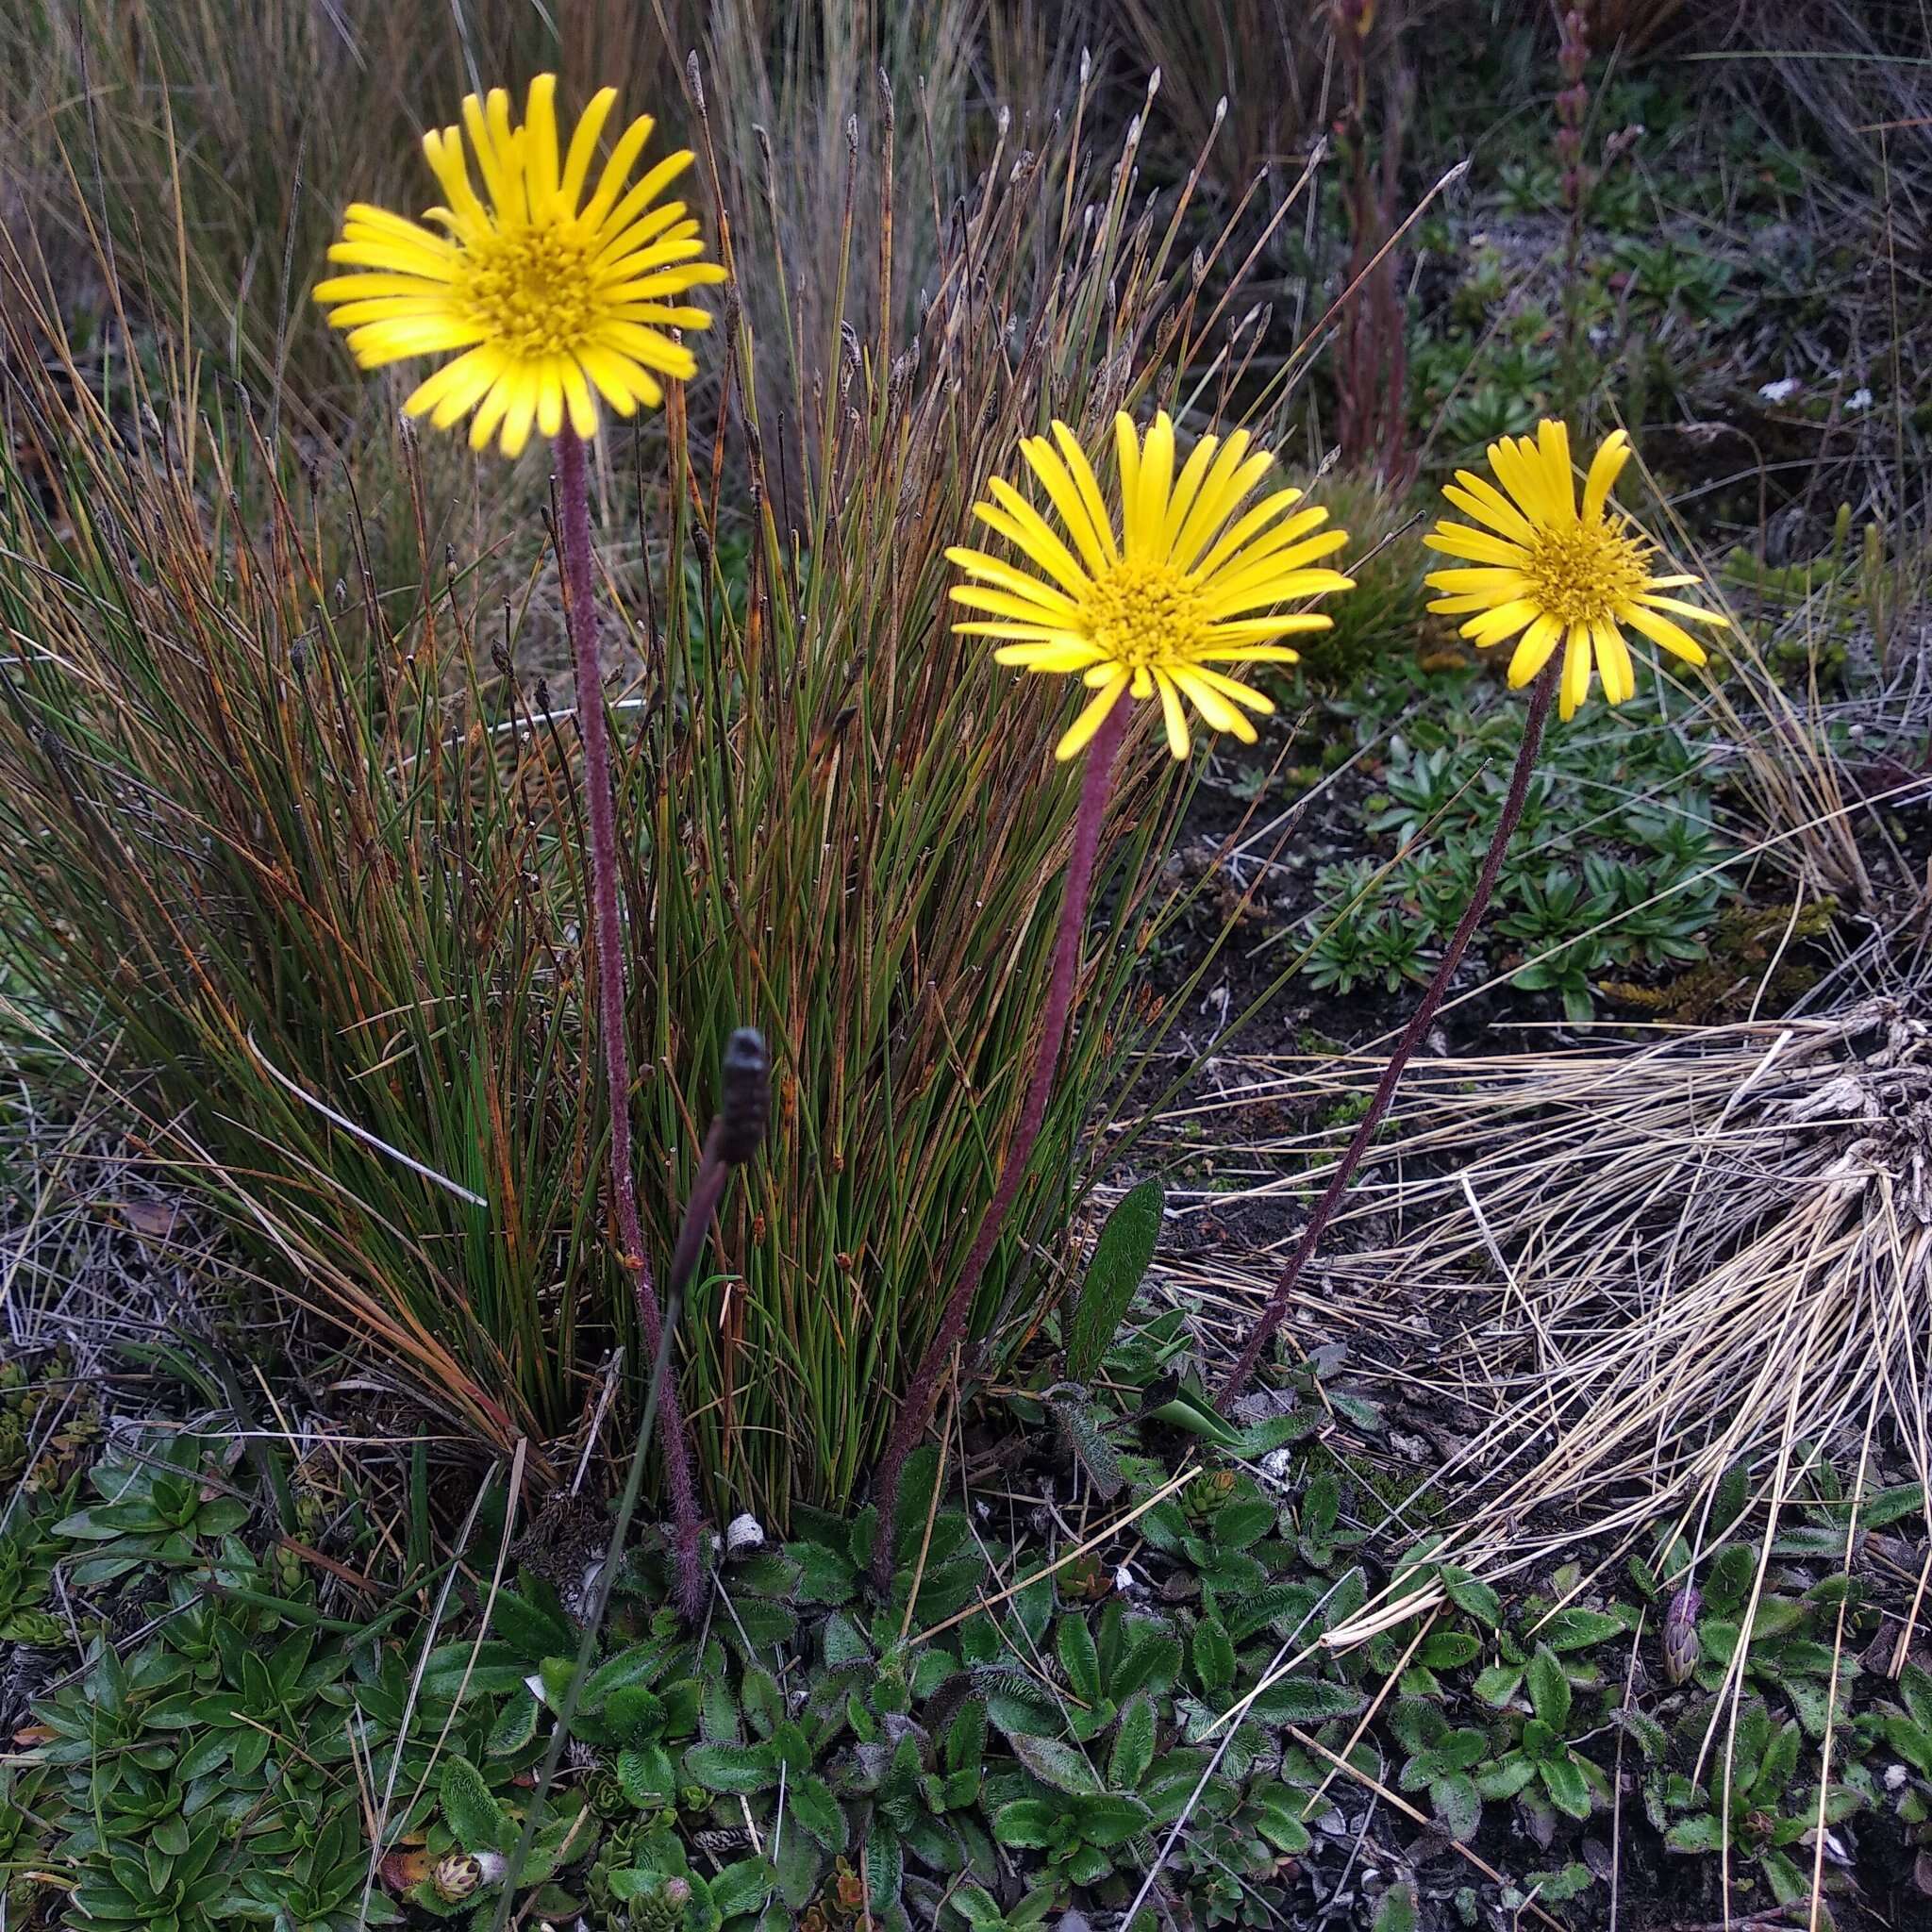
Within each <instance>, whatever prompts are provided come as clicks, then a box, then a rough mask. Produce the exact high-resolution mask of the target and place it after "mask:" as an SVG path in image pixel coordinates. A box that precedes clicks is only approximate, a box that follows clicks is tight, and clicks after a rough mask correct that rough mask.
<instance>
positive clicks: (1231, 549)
mask: <svg viewBox="0 0 1932 1932" xmlns="http://www.w3.org/2000/svg"><path fill="white" fill-rule="evenodd" d="M1271 461H1272V458H1271ZM1301 500H1302V492H1301V491H1299V490H1275V491H1270V492H1269V494H1268V495H1266V496H1264V497H1263V498H1262V499H1261V500H1260V502H1259V503H1257V504H1256V505H1255V507H1254V508H1252V509H1250V510H1247V511H1245V512H1244V513H1243V514H1242V515H1241V516H1239V517H1237V518H1236V519H1235V521H1234V522H1233V523H1231V524H1230V525H1228V526H1227V528H1226V529H1224V531H1222V533H1221V535H1220V536H1219V537H1217V538H1216V539H1215V540H1214V544H1213V547H1212V548H1211V549H1210V550H1209V551H1208V554H1207V556H1205V557H1204V558H1201V560H1200V561H1199V562H1198V563H1196V564H1193V565H1191V567H1190V568H1189V571H1188V575H1189V576H1190V578H1191V579H1192V581H1193V582H1195V583H1197V584H1205V583H1208V582H1210V581H1211V580H1212V579H1213V577H1214V575H1215V573H1216V572H1218V571H1219V570H1220V569H1221V567H1222V566H1223V565H1224V564H1225V563H1228V562H1230V561H1231V560H1232V559H1233V558H1235V557H1236V556H1237V555H1238V554H1239V553H1240V552H1241V551H1242V550H1244V549H1245V548H1246V547H1247V546H1248V545H1249V544H1250V543H1252V542H1253V541H1255V540H1256V538H1257V537H1258V536H1260V534H1261V533H1262V532H1263V531H1264V530H1265V529H1267V527H1268V526H1269V525H1270V524H1272V523H1274V520H1275V519H1276V518H1277V517H1279V516H1281V515H1282V514H1283V513H1284V512H1285V511H1287V510H1290V509H1292V508H1294V506H1295V505H1296V504H1298V503H1299V502H1300V501H1301Z"/></svg>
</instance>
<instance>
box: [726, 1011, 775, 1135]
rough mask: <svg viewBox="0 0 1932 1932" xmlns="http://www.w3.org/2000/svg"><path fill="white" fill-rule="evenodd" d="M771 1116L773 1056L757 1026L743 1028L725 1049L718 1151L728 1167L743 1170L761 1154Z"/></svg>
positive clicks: (734, 1035) (735, 1034)
mask: <svg viewBox="0 0 1932 1932" xmlns="http://www.w3.org/2000/svg"><path fill="white" fill-rule="evenodd" d="M771 1116H772V1057H771V1055H770V1054H768V1053H767V1052H766V1051H765V1041H764V1036H763V1035H762V1034H761V1033H759V1032H758V1029H757V1028H756V1027H753V1026H741V1027H740V1028H739V1029H738V1031H737V1032H735V1033H734V1034H733V1035H732V1036H731V1039H730V1041H728V1042H727V1044H726V1045H725V1048H724V1104H723V1105H722V1106H721V1107H720V1108H719V1109H718V1121H719V1124H720V1126H721V1127H722V1128H723V1132H722V1134H721V1135H720V1138H719V1149H718V1151H719V1153H720V1155H721V1156H722V1157H723V1158H724V1161H725V1163H726V1164H727V1165H728V1166H731V1167H742V1166H743V1165H744V1163H745V1162H746V1161H747V1160H749V1159H750V1158H752V1156H753V1155H754V1154H756V1153H757V1152H758V1148H759V1146H760V1145H761V1144H762V1142H763V1141H764V1138H765V1126H766V1124H767V1123H768V1122H769V1121H770V1119H771Z"/></svg>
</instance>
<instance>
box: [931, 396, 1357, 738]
mask: <svg viewBox="0 0 1932 1932" xmlns="http://www.w3.org/2000/svg"><path fill="white" fill-rule="evenodd" d="M1056 443H1057V444H1058V449H1056V448H1055V444H1056ZM1114 449H1115V453H1116V457H1117V460H1118V462H1119V467H1120V486H1121V520H1120V528H1119V534H1118V535H1116V532H1115V525H1114V520H1113V517H1112V514H1111V513H1110V512H1109V510H1108V507H1107V503H1106V500H1105V498H1104V497H1103V495H1102V493H1101V489H1100V480H1099V478H1098V477H1097V476H1096V475H1094V473H1093V466H1092V464H1091V463H1090V462H1089V461H1088V460H1087V454H1086V452H1085V451H1084V450H1083V449H1082V448H1081V447H1080V443H1079V440H1078V439H1077V438H1076V437H1075V436H1074V432H1073V431H1072V430H1071V429H1069V428H1068V427H1067V425H1065V424H1064V423H1056V424H1055V425H1053V441H1051V442H1050V441H1048V440H1047V439H1046V438H1045V437H1043V436H1035V437H1029V438H1026V439H1025V440H1024V441H1022V442H1021V444H1020V453H1021V455H1022V456H1023V457H1024V458H1025V459H1026V463H1027V466H1028V468H1030V469H1031V470H1032V472H1033V474H1034V475H1035V477H1037V478H1038V480H1039V482H1040V485H1041V489H1043V490H1044V491H1046V494H1047V497H1048V499H1049V504H1050V507H1051V508H1052V509H1053V510H1054V512H1055V513H1056V515H1057V517H1058V522H1059V524H1060V526H1061V528H1062V529H1064V530H1065V532H1066V536H1065V537H1062V536H1061V535H1060V534H1059V532H1058V530H1056V529H1055V528H1054V527H1053V525H1051V524H1049V523H1048V521H1047V519H1046V518H1045V517H1044V516H1043V515H1042V514H1041V511H1040V510H1038V509H1037V508H1034V506H1033V505H1032V504H1031V503H1029V502H1028V501H1027V499H1026V498H1025V497H1024V495H1023V494H1022V493H1021V492H1020V491H1018V490H1016V489H1015V488H1014V487H1013V486H1012V484H1010V483H1008V481H1006V479H1005V478H1004V477H999V476H995V477H993V478H992V479H991V482H990V483H989V484H988V485H987V490H988V492H989V494H990V496H991V502H986V503H978V504H975V505H974V515H975V516H977V517H978V518H979V520H980V522H981V523H983V524H985V525H987V526H988V527H989V528H990V529H991V530H993V531H995V532H996V533H997V534H998V535H1000V536H1002V537H1004V538H1006V540H1007V541H1008V542H1009V543H1011V544H1012V545H1013V546H1014V548H1015V549H1017V550H1018V551H1019V552H1020V553H1021V554H1022V556H1023V557H1024V558H1025V559H1026V560H1027V561H1028V562H1030V563H1031V564H1032V565H1034V567H1035V570H1036V571H1037V572H1038V575H1035V574H1033V573H1032V572H1028V571H1024V570H1021V569H1019V568H1017V567H1016V566H1015V565H1014V564H1012V563H1011V562H1009V561H1008V560H1007V559H1006V558H999V557H994V556H991V555H990V554H989V553H988V552H986V551H984V550H974V549H968V548H966V547H965V546H963V545H961V546H958V547H957V548H954V549H951V550H948V551H947V552H946V555H947V557H948V558H951V559H952V561H953V562H955V563H957V564H958V566H959V568H960V569H961V570H963V571H965V572H966V573H967V575H969V576H970V577H972V578H973V579H974V581H973V582H972V583H968V584H961V585H959V586H958V587H957V588H956V589H955V590H954V591H953V600H954V602H955V603H958V604H961V605H964V606H965V607H966V608H967V609H969V610H979V611H984V612H986V613H987V615H986V616H985V617H982V618H976V619H974V620H973V621H972V622H970V623H966V624H961V625H958V629H959V630H960V631H961V632H962V633H967V634H971V635H974V636H980V637H991V638H997V639H999V640H1001V644H1000V648H999V649H998V650H996V651H995V652H994V653H993V656H994V658H996V659H997V660H998V661H999V662H1000V663H1002V664H1016V665H1019V666H1021V667H1023V668H1024V669H1025V670H1028V671H1042V672H1060V673H1064V674H1075V673H1077V674H1078V675H1080V677H1081V678H1082V679H1083V680H1084V682H1085V683H1086V685H1087V687H1088V689H1089V690H1091V691H1093V693H1094V696H1093V697H1092V698H1091V700H1090V702H1089V703H1088V705H1087V707H1086V708H1085V709H1084V710H1083V711H1082V712H1081V713H1080V715H1079V717H1078V718H1076V719H1075V720H1074V724H1073V725H1072V726H1071V728H1070V729H1069V730H1068V731H1067V733H1066V735H1065V736H1064V737H1063V738H1062V739H1061V740H1060V741H1059V743H1058V745H1057V746H1056V747H1055V756H1056V757H1057V758H1074V757H1075V756H1076V755H1077V754H1078V753H1079V752H1080V751H1082V750H1083V749H1084V748H1085V747H1086V745H1087V744H1088V742H1089V741H1091V739H1092V737H1093V735H1094V733H1095V732H1096V731H1098V730H1099V729H1100V726H1101V723H1102V721H1103V720H1104V719H1105V718H1106V717H1107V715H1108V712H1110V711H1111V710H1112V709H1113V708H1114V706H1115V704H1116V703H1118V702H1119V700H1120V699H1121V698H1122V697H1124V696H1131V697H1135V698H1153V697H1158V699H1159V700H1160V708H1161V713H1162V717H1163V719H1164V720H1165V723H1166V726H1167V743H1168V749H1169V750H1170V751H1171V752H1173V754H1174V757H1175V758H1186V757H1187V755H1188V751H1189V748H1190V744H1191V738H1190V734H1189V729H1188V714H1187V709H1186V706H1184V704H1183V702H1182V701H1183V699H1185V700H1186V701H1187V704H1189V705H1191V706H1192V707H1193V708H1194V709H1195V710H1197V711H1198V712H1199V713H1200V714H1201V716H1202V718H1203V719H1204V720H1205V721H1206V722H1207V723H1208V724H1209V725H1210V726H1212V727H1213V729H1215V730H1216V731H1229V732H1232V733H1233V734H1234V736H1235V737H1237V738H1239V739H1241V741H1243V742H1244V743H1248V744H1252V743H1253V742H1254V741H1255V736H1256V734H1255V727H1254V725H1253V724H1250V723H1249V722H1248V719H1247V717H1246V716H1245V715H1244V713H1245V712H1247V711H1254V712H1257V713H1260V714H1262V715H1265V714H1267V713H1268V712H1271V711H1273V710H1274V704H1273V702H1272V701H1271V700H1270V699H1269V698H1268V697H1267V696H1266V695H1265V694H1264V693H1263V692H1261V691H1257V690H1255V689H1254V687H1253V686H1252V685H1247V684H1243V683H1242V682H1241V680H1240V679H1239V678H1237V677H1235V676H1234V675H1232V668H1233V667H1237V666H1240V665H1241V664H1255V663H1277V664H1292V663H1293V662H1294V661H1295V659H1296V657H1297V655H1298V654H1297V653H1296V652H1295V651H1294V650H1293V649H1292V648H1291V647H1290V646H1289V645H1286V644H1283V643H1281V642H1280V641H1279V640H1280V639H1282V638H1284V637H1291V636H1293V635H1294V634H1296V633H1298V632H1301V633H1306V632H1308V631H1317V630H1326V629H1327V628H1328V627H1329V625H1331V624H1332V622H1333V620H1332V619H1331V618H1328V617H1324V616H1323V615H1322V614H1321V613H1320V612H1319V611H1310V610H1292V611H1291V610H1284V609H1282V608H1281V607H1282V606H1283V605H1285V604H1291V603H1294V602H1297V601H1298V600H1300V599H1302V598H1305V597H1312V596H1317V595H1319V594H1320V593H1322V592H1323V591H1346V590H1351V589H1353V588H1354V579H1353V578H1350V577H1345V576H1343V575H1341V573H1340V572H1339V571H1333V570H1324V569H1318V568H1316V567H1315V566H1316V564H1317V562H1318V560H1319V559H1320V558H1324V557H1327V556H1330V555H1332V554H1333V553H1334V552H1335V551H1337V550H1340V549H1341V547H1342V545H1343V544H1345V543H1346V542H1347V541H1348V533H1347V532H1346V531H1345V530H1322V529H1321V528H1320V526H1321V525H1323V524H1324V523H1325V522H1326V521H1327V519H1328V512H1327V511H1326V510H1325V509H1323V508H1320V507H1319V506H1314V505H1310V506H1309V507H1308V508H1305V509H1299V510H1296V509H1295V508H1294V507H1295V505H1297V504H1298V503H1300V502H1301V500H1302V492H1301V491H1299V490H1294V489H1283V490H1276V491H1272V492H1271V493H1270V494H1268V495H1266V496H1264V497H1262V498H1261V499H1260V501H1259V502H1257V503H1256V504H1254V505H1253V506H1252V507H1251V508H1246V509H1243V508H1242V506H1243V505H1244V504H1245V503H1246V502H1247V500H1248V498H1249V496H1250V495H1251V494H1252V492H1253V491H1254V490H1255V488H1256V486H1257V484H1258V483H1259V482H1260V481H1261V479H1262V478H1263V477H1264V476H1265V475H1267V474H1268V472H1269V471H1270V470H1271V469H1272V468H1274V457H1273V456H1272V455H1271V454H1270V453H1269V452H1268V451H1267V450H1265V449H1256V448H1255V447H1254V444H1253V439H1252V438H1251V437H1250V436H1249V435H1248V433H1247V431H1246V430H1244V429H1237V430H1235V431H1234V432H1233V434H1232V435H1230V436H1228V437H1227V438H1226V439H1225V440H1224V439H1223V438H1221V437H1218V436H1204V437H1202V438H1201V440H1200V441H1198V442H1196V443H1195V444H1194V447H1193V448H1192V450H1191V451H1190V452H1189V455H1188V459H1187V461H1186V462H1185V463H1183V464H1182V465H1181V468H1180V472H1179V474H1178V475H1176V474H1175V472H1174V457H1175V447H1174V423H1173V421H1172V420H1171V419H1170V418H1169V416H1168V415H1167V413H1166V411H1165V410H1163V411H1162V412H1161V413H1160V414H1159V415H1158V416H1156V417H1155V419H1154V423H1153V426H1152V427H1151V428H1150V429H1149V430H1148V431H1147V435H1146V437H1145V439H1144V441H1143V440H1142V438H1141V436H1140V434H1139V433H1138V432H1137V431H1136V429H1135V427H1134V423H1133V419H1132V418H1131V417H1129V416H1125V415H1121V416H1116V417H1115V418H1114ZM1291 510H1293V511H1294V514H1292V515H1290V514H1289V512H1290V511H1291Z"/></svg>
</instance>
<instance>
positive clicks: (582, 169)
mask: <svg viewBox="0 0 1932 1932" xmlns="http://www.w3.org/2000/svg"><path fill="white" fill-rule="evenodd" d="M616 105H617V90H616V89H615V88H614V87H601V88H599V89H598V90H597V92H595V93H593V94H592V95H591V100H590V105H589V106H588V107H586V108H585V109H584V111H583V113H582V115H581V116H580V117H579V118H578V121H577V125H576V127H575V130H574V131H573V132H572V134H571V138H570V152H569V153H568V154H567V155H566V156H565V157H564V160H563V174H562V175H561V176H560V177H559V179H558V184H557V193H558V202H559V204H560V206H561V207H562V208H563V210H564V212H565V213H566V214H575V213H576V211H577V203H578V202H579V201H581V200H582V199H583V193H584V183H585V181H586V180H587V179H588V178H589V177H590V173H591V156H592V155H594V154H595V153H596V152H597V137H598V136H599V135H600V134H602V133H603V132H604V124H605V122H606V121H608V119H609V118H610V110H611V108H614V107H616Z"/></svg>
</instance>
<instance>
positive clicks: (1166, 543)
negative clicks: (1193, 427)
mask: <svg viewBox="0 0 1932 1932" xmlns="http://www.w3.org/2000/svg"><path fill="white" fill-rule="evenodd" d="M1220 446H1221V439H1220V438H1219V437H1218V436H1202V437H1197V438H1196V439H1195V441H1194V446H1193V448H1192V449H1191V450H1190V451H1189V452H1188V459H1187V461H1186V462H1185V463H1183V464H1182V465H1181V473H1180V475H1178V476H1176V477H1175V478H1174V488H1173V489H1172V490H1171V491H1168V496H1167V514H1166V516H1164V517H1163V518H1162V519H1161V523H1160V537H1159V549H1160V552H1161V555H1162V556H1164V557H1171V556H1173V554H1174V539H1175V538H1176V537H1178V536H1179V535H1180V533H1181V525H1183V524H1185V523H1186V522H1187V520H1188V512H1189V510H1191V508H1193V507H1194V499H1195V498H1196V497H1197V496H1199V495H1200V493H1201V483H1202V480H1203V479H1204V478H1205V477H1206V475H1208V466H1209V465H1210V464H1211V463H1212V462H1213V460H1214V452H1215V451H1216V450H1217V449H1218V448H1219V447H1220Z"/></svg>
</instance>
